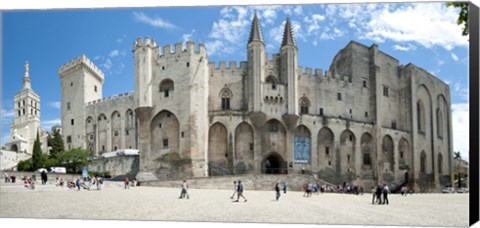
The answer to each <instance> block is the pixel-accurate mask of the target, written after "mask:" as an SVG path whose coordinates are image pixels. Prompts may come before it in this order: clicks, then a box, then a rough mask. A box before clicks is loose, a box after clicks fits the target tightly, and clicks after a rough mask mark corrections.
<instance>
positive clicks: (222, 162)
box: [208, 122, 230, 169]
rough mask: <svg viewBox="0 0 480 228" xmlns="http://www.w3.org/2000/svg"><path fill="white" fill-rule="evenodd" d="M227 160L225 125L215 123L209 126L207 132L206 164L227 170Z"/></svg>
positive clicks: (226, 131)
mask: <svg viewBox="0 0 480 228" xmlns="http://www.w3.org/2000/svg"><path fill="white" fill-rule="evenodd" d="M229 159H230V158H229V154H228V130H227V128H226V127H225V125H223V124H222V123H220V122H216V123H214V124H212V126H210V129H209V131H208V162H209V164H212V163H213V164H214V165H215V166H220V167H221V168H223V169H228V160H229ZM210 166H212V165H210ZM211 168H213V167H211Z"/></svg>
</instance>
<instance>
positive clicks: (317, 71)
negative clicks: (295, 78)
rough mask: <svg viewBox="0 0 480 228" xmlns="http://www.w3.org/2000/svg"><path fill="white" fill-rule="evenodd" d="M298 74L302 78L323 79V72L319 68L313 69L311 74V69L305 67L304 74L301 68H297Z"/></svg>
mask: <svg viewBox="0 0 480 228" xmlns="http://www.w3.org/2000/svg"><path fill="white" fill-rule="evenodd" d="M298 74H299V75H302V76H315V77H324V75H323V70H322V69H320V68H315V70H314V71H313V72H312V68H310V67H306V68H305V72H303V67H301V66H298Z"/></svg>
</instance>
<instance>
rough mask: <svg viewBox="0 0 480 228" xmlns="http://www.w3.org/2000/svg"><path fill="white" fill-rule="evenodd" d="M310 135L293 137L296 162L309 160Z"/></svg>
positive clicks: (307, 161)
mask: <svg viewBox="0 0 480 228" xmlns="http://www.w3.org/2000/svg"><path fill="white" fill-rule="evenodd" d="M310 144H311V139H310V137H294V140H293V145H294V161H295V162H296V163H309V162H310Z"/></svg>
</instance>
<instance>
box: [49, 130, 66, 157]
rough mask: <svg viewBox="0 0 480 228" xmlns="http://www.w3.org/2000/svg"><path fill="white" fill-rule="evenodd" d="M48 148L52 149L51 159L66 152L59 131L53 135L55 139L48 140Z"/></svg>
mask: <svg viewBox="0 0 480 228" xmlns="http://www.w3.org/2000/svg"><path fill="white" fill-rule="evenodd" d="M48 146H49V147H51V148H52V150H50V158H56V156H57V154H58V153H60V152H62V151H65V147H64V143H63V138H62V135H61V134H60V131H59V130H56V131H55V132H54V133H53V138H49V139H48Z"/></svg>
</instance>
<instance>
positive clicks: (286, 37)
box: [282, 16, 296, 47]
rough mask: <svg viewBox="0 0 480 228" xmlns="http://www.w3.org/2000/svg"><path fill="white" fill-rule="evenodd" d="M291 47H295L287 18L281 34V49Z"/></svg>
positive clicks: (290, 25) (288, 18) (288, 17)
mask: <svg viewBox="0 0 480 228" xmlns="http://www.w3.org/2000/svg"><path fill="white" fill-rule="evenodd" d="M287 45H292V46H295V47H296V44H295V39H294V36H293V30H292V24H291V23H290V16H287V22H286V23H285V30H284V32H283V39H282V47H283V46H287Z"/></svg>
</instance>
